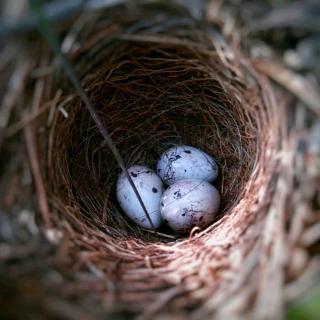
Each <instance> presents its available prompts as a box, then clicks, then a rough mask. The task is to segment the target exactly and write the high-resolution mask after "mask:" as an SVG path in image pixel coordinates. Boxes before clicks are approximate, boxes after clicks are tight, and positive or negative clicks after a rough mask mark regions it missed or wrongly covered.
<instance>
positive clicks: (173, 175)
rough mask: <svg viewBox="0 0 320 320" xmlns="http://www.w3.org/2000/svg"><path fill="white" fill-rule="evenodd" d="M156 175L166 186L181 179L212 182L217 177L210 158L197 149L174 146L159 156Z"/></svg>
mask: <svg viewBox="0 0 320 320" xmlns="http://www.w3.org/2000/svg"><path fill="white" fill-rule="evenodd" d="M157 173H158V175H159V176H160V178H161V179H162V180H163V182H164V183H166V184H167V185H171V184H173V183H175V182H177V181H179V180H183V179H197V180H203V181H208V182H212V181H214V180H215V179H216V177H217V176H218V166H217V164H216V162H215V160H214V159H213V158H212V157H211V156H209V155H208V154H207V153H205V152H203V151H201V150H199V149H197V148H194V147H190V146H175V147H172V148H170V149H168V150H167V151H165V152H164V153H163V154H162V155H161V157H160V159H159V161H158V164H157Z"/></svg>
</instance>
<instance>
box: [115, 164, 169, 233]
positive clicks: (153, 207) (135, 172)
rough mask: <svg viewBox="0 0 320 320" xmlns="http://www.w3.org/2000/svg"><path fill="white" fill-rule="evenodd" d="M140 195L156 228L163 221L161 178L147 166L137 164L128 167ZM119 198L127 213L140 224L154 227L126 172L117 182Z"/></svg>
mask: <svg viewBox="0 0 320 320" xmlns="http://www.w3.org/2000/svg"><path fill="white" fill-rule="evenodd" d="M128 172H129V174H130V176H131V177H132V180H133V182H134V185H135V186H136V188H137V190H138V192H139V194H140V197H141V199H142V201H143V203H144V205H145V207H146V209H147V211H148V213H149V215H150V218H151V221H152V223H153V226H154V228H158V227H159V226H160V225H161V223H162V218H161V214H160V200H161V197H162V194H163V191H164V187H163V184H162V181H161V179H160V178H159V177H158V176H157V175H156V174H155V172H154V171H153V170H151V169H150V168H148V167H146V166H140V165H135V166H132V167H130V168H129V169H128ZM117 199H118V202H119V204H120V206H121V208H122V210H123V211H124V212H125V214H126V215H127V216H128V217H129V218H131V219H132V220H133V221H134V222H135V223H137V224H138V225H139V226H141V227H144V228H148V229H153V228H152V226H151V224H150V222H149V220H148V218H147V217H146V214H145V212H144V210H143V208H142V207H141V204H140V202H139V200H138V198H137V196H136V194H135V193H134V190H133V188H132V186H131V185H130V182H129V180H128V178H127V177H126V175H125V173H124V172H122V173H121V175H120V176H119V179H118V182H117Z"/></svg>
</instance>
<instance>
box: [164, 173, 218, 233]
mask: <svg viewBox="0 0 320 320" xmlns="http://www.w3.org/2000/svg"><path fill="white" fill-rule="evenodd" d="M219 206H220V194H219V192H218V190H217V189H216V188H215V187H214V186H212V185H211V184H210V183H208V182H206V181H199V180H190V179H189V180H180V181H178V182H176V183H175V184H173V185H171V186H170V187H168V188H167V190H166V191H165V192H164V193H163V196H162V199H161V215H162V219H163V220H164V222H165V223H166V224H168V225H169V226H170V227H171V228H172V229H173V230H175V231H178V232H187V231H189V230H190V229H192V228H193V227H195V226H198V227H200V228H201V229H203V228H205V227H206V226H208V225H209V224H210V223H212V221H213V219H214V217H215V214H216V213H217V211H218V209H219Z"/></svg>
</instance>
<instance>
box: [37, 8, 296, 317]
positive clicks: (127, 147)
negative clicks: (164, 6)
mask: <svg viewBox="0 0 320 320" xmlns="http://www.w3.org/2000/svg"><path fill="white" fill-rule="evenodd" d="M128 16H130V19H129V21H125V22H121V23H116V22H115V21H111V22H110V20H107V21H106V20H105V18H104V16H103V15H101V16H99V17H98V18H97V17H95V18H94V19H93V21H91V22H90V23H87V24H86V28H85V30H84V29H82V31H83V32H82V33H81V34H80V35H81V36H80V35H79V36H77V37H76V41H75V43H74V45H73V46H72V49H70V50H69V52H68V57H69V59H70V61H71V62H72V64H73V66H74V67H75V70H76V72H77V74H78V75H79V78H80V79H81V83H82V85H83V87H84V89H85V90H86V93H87V94H88V96H89V97H90V99H91V101H92V103H93V105H94V106H95V108H96V110H97V112H98V114H99V115H100V117H101V119H102V120H103V124H104V126H105V127H106V128H107V130H108V132H109V134H110V135H111V137H112V139H113V141H114V143H115V145H116V146H117V148H118V149H119V150H120V153H121V155H122V157H123V159H124V161H125V164H126V165H127V166H130V165H133V164H143V165H148V166H150V167H151V168H155V165H156V161H157V159H158V158H159V156H160V154H161V153H162V152H163V151H165V150H166V149H167V148H168V147H170V146H172V145H176V144H185V145H192V146H194V147H198V148H200V149H201V150H204V151H205V152H207V153H208V154H210V155H213V156H214V157H215V158H216V159H217V163H218V165H219V171H220V173H219V177H218V179H217V182H216V183H215V185H216V187H217V189H218V190H219V192H220V193H221V209H220V211H219V214H218V216H217V217H216V219H215V221H214V222H213V224H212V225H210V226H208V227H207V228H206V229H204V230H198V229H196V228H195V229H193V230H192V231H191V232H190V234H188V235H185V236H179V237H177V236H176V235H175V234H173V233H171V232H170V230H167V229H166V228H165V227H163V229H160V230H159V232H152V231H147V230H144V229H142V228H140V227H139V226H137V225H135V224H134V223H133V222H131V221H130V220H129V219H128V218H127V217H126V216H125V215H124V214H123V212H122V211H121V209H120V207H119V204H118V203H117V200H116V195H115V185H116V180H117V177H118V176H119V173H120V169H119V167H118V164H117V162H116V160H115V158H114V157H113V155H112V153H111V151H110V150H109V148H108V146H107V144H106V143H105V142H104V140H103V138H102V136H101V135H100V133H99V131H98V129H97V127H96V126H95V123H94V121H93V120H92V118H91V116H90V114H89V113H88V112H87V111H86V110H85V107H84V104H83V102H82V101H81V99H80V98H79V96H78V95H77V92H75V91H74V90H73V89H72V88H71V87H70V84H69V83H68V81H67V79H66V78H65V76H64V75H63V74H62V73H61V71H60V69H59V67H58V66H56V68H55V69H54V71H53V74H52V77H49V79H48V80H47V82H46V86H47V89H48V90H49V91H50V92H51V93H50V95H49V96H50V97H51V100H50V103H51V104H52V103H53V106H54V108H53V110H56V112H54V113H53V114H51V115H52V117H51V119H50V123H49V126H48V127H47V131H46V132H45V134H43V135H42V136H41V138H40V139H39V148H40V150H41V154H42V155H43V157H42V164H43V176H44V180H45V185H46V191H47V193H48V197H49V203H50V205H51V215H50V222H51V224H53V225H54V227H55V228H56V229H58V230H60V231H61V233H62V234H63V238H64V239H67V241H64V242H63V241H62V242H61V243H60V245H61V246H64V249H63V250H64V254H65V255H66V256H68V257H69V258H68V259H67V262H66V266H65V267H68V268H71V269H72V270H75V271H79V270H90V272H92V273H94V274H95V275H96V276H97V277H98V278H99V281H100V282H101V283H103V286H98V287H97V288H95V289H93V290H97V292H99V293H100V294H101V300H102V301H103V303H104V304H105V305H106V306H107V309H108V310H114V309H117V310H119V309H120V310H127V311H129V312H133V313H136V314H141V315H143V316H146V317H148V316H151V315H152V316H153V317H156V315H158V316H159V317H160V316H161V315H164V314H169V313H170V314H171V316H172V317H173V316H174V315H177V316H178V315H182V316H183V315H186V314H188V315H191V316H192V317H194V318H195V319H205V318H206V317H208V316H210V315H213V314H215V315H216V316H219V315H220V316H222V315H225V314H226V315H234V314H239V312H240V313H245V312H247V311H248V310H250V309H251V310H256V311H257V310H259V312H262V314H263V311H264V310H265V311H266V309H265V308H266V305H268V303H269V302H270V299H271V300H272V299H274V301H273V305H276V304H277V301H276V300H277V299H279V300H280V298H279V297H278V296H277V294H275V296H274V297H268V298H266V294H268V291H269V290H270V289H276V288H277V286H278V285H279V286H280V284H279V278H278V276H279V277H280V275H277V274H273V272H277V270H280V269H279V268H282V266H283V265H284V259H283V253H284V245H283V240H284V232H283V226H284V221H285V218H284V215H285V211H286V203H287V201H288V194H289V193H290V192H289V191H290V188H292V186H291V185H290V184H288V183H287V181H288V180H290V181H291V179H292V176H293V171H292V167H291V166H290V163H291V162H290V161H291V158H290V153H289V155H288V157H287V158H286V161H283V160H282V158H281V154H283V152H284V150H285V148H286V144H285V141H286V140H285V135H286V130H285V129H284V128H287V123H286V121H287V117H286V116H285V112H286V109H285V106H284V105H283V103H281V102H277V104H275V94H274V92H273V90H272V89H271V87H270V83H269V82H268V80H267V79H266V78H265V77H263V76H262V75H261V74H259V73H258V72H257V71H256V69H255V68H254V66H253V65H252V64H251V63H250V61H249V60H248V59H247V58H246V57H245V56H244V55H243V54H242V53H241V52H240V51H239V49H238V48H237V47H236V46H232V45H227V44H226V43H225V42H224V40H223V37H222V36H221V34H219V33H218V31H216V30H215V29H213V28H211V29H209V28H206V27H203V26H202V27H199V26H196V25H195V24H194V23H193V22H192V21H191V20H190V19H187V20H181V21H180V20H179V21H178V22H177V25H175V24H174V23H172V22H170V23H167V24H166V23H164V21H165V20H164V21H162V22H161V23H159V22H158V21H157V22H152V23H151V22H150V23H149V24H146V25H142V24H141V23H139V22H137V21H138V20H135V18H134V14H133V13H131V14H130V15H128ZM128 16H127V18H128ZM52 97H54V98H52ZM66 243H67V244H66ZM271 275H272V276H273V277H274V279H271V280H270V276H271ZM281 275H282V273H281ZM258 279H259V281H258ZM281 279H282V278H281ZM280 282H281V283H282V280H281V281H280ZM266 301H267V302H268V303H266ZM257 312H258V311H257ZM268 312H269V310H268Z"/></svg>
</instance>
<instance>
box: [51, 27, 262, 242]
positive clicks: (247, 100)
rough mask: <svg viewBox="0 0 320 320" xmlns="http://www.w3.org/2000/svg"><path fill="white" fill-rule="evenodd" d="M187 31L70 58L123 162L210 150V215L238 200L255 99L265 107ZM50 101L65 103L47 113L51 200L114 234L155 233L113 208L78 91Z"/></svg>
mask: <svg viewBox="0 0 320 320" xmlns="http://www.w3.org/2000/svg"><path fill="white" fill-rule="evenodd" d="M116 38H117V36H116V37H114V39H116ZM195 38H196V39H197V42H196V41H195V39H187V38H181V37H174V36H172V34H170V35H157V34H141V35H140V34H137V35H133V36H132V37H131V36H128V35H127V36H126V39H123V37H122V35H119V36H118V39H117V40H113V45H110V46H105V44H104V43H95V44H94V45H92V47H89V48H87V49H86V50H85V51H84V52H83V51H81V54H77V53H75V54H73V58H74V61H73V63H74V65H75V67H76V69H77V70H78V72H81V71H82V72H83V70H85V73H84V75H83V78H82V82H83V86H84V88H85V89H86V91H87V93H88V95H89V96H90V99H91V100H92V102H93V104H94V106H95V107H96V109H97V111H98V113H99V115H100V117H101V118H102V119H103V122H104V125H105V127H106V128H108V131H109V133H110V135H111V137H112V139H113V140H114V142H115V144H116V145H117V147H118V149H119V150H120V152H121V154H122V156H123V158H124V160H125V163H126V164H127V165H128V166H130V165H133V164H143V165H147V166H150V167H151V168H153V169H155V166H156V160H157V159H158V158H159V155H160V154H161V153H162V152H163V151H164V150H166V149H167V148H168V147H171V146H172V145H176V144H186V145H192V146H195V147H198V148H200V149H202V150H204V151H206V152H207V153H208V154H211V155H213V156H214V157H215V158H216V159H217V162H218V164H219V167H220V175H219V177H218V179H217V181H216V182H215V185H216V186H217V188H218V190H219V191H220V193H221V197H222V203H221V209H220V213H219V215H218V216H217V218H216V221H218V220H219V219H220V218H221V217H222V216H224V215H226V214H228V213H230V212H231V211H232V208H233V207H234V206H235V205H236V204H237V203H238V202H239V200H240V199H241V197H242V195H243V194H244V191H245V189H246V184H247V183H248V180H249V179H250V176H251V175H252V172H253V170H254V168H255V165H256V164H257V159H258V157H259V145H260V144H261V143H260V142H259V139H262V140H263V139H265V137H261V136H259V130H261V128H259V126H260V125H261V124H260V122H259V108H261V112H262V113H263V112H264V111H263V109H262V107H261V106H259V101H255V100H256V99H257V97H255V96H254V92H252V88H250V86H249V85H247V84H245V83H244V81H245V79H241V78H239V77H237V76H235V74H234V73H233V70H232V69H228V68H227V66H226V65H225V64H223V63H222V62H223V61H221V57H219V55H218V53H217V52H216V51H215V49H214V46H213V45H212V44H211V45H210V44H209V45H208V44H207V43H210V42H208V41H209V39H208V38H206V35H205V34H201V33H199V32H197V33H196V37H195ZM92 57H94V59H92ZM250 90H251V91H250ZM59 104H60V106H61V105H63V110H64V112H63V113H61V112H60V113H57V114H56V117H55V119H54V122H53V123H54V125H53V126H52V128H51V129H50V137H51V139H52V143H51V146H50V148H49V149H48V151H49V154H48V182H49V193H50V194H52V196H53V198H54V199H56V200H53V201H56V202H58V203H59V205H60V206H63V210H66V208H72V210H71V211H72V213H70V214H71V215H73V216H76V218H77V219H78V221H80V223H81V224H88V223H89V224H90V225H92V226H95V227H96V228H99V229H102V230H107V232H108V233H110V234H111V235H112V236H114V237H115V238H117V239H127V238H131V237H134V238H140V239H144V240H146V239H150V240H151V241H158V240H159V236H158V235H153V234H150V233H149V232H148V233H146V232H145V231H143V230H142V229H141V228H139V227H138V226H136V225H134V223H133V222H131V221H130V220H129V219H128V218H127V217H126V216H125V215H124V214H123V213H122V211H121V209H120V207H119V205H118V203H117V200H116V195H115V184H116V180H117V177H118V175H119V173H120V171H119V168H118V165H117V163H116V161H115V159H114V158H113V156H112V154H111V152H110V151H109V149H108V147H107V146H106V145H105V144H104V142H103V140H102V138H101V136H100V133H99V132H98V130H97V129H96V127H95V124H94V122H93V121H92V119H91V117H90V116H89V114H88V113H86V112H85V111H84V108H83V105H82V102H81V101H80V99H79V98H78V97H76V96H75V95H72V94H71V95H67V96H65V97H62V98H61V99H60V102H59ZM58 107H59V105H58ZM60 109H61V108H60ZM262 116H263V114H262ZM262 143H263V142H262ZM57 199H58V200H57ZM159 231H162V232H165V233H168V232H170V230H167V229H166V227H163V229H161V230H159ZM160 238H161V237H160ZM160 240H161V241H162V240H164V241H166V240H165V239H160Z"/></svg>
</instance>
